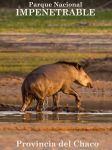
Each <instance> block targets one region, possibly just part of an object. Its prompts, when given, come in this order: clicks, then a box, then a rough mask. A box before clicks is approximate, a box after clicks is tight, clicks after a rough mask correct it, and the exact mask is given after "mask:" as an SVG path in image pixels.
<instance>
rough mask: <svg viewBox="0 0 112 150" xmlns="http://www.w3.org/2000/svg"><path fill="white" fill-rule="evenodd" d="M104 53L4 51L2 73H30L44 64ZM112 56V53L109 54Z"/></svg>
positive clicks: (96, 56) (0, 63) (1, 60)
mask: <svg viewBox="0 0 112 150" xmlns="http://www.w3.org/2000/svg"><path fill="white" fill-rule="evenodd" d="M106 56H107V54H104V53H92V54H91V53H78V52H77V53H73V52H71V53H69V52H66V53H64V52H52V53H51V52H50V51H49V52H34V53H30V52H29V53H28V52H2V53H0V73H16V72H18V73H28V72H30V71H31V70H33V69H34V68H36V67H38V66H39V65H42V64H47V63H53V62H56V61H59V60H66V61H77V62H79V61H80V60H82V59H85V58H86V59H87V58H102V57H106ZM109 56H110V57H112V54H110V55H109Z"/></svg>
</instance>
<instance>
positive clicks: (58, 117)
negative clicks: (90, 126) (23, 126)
mask: <svg viewBox="0 0 112 150" xmlns="http://www.w3.org/2000/svg"><path fill="white" fill-rule="evenodd" d="M32 116H33V117H32ZM71 117H72V115H69V116H68V115H67V116H66V113H65V114H59V113H56V112H55V113H52V114H49V113H47V112H46V113H43V112H39V113H36V114H35V115H34V114H33V115H32V114H31V113H25V114H23V115H22V119H23V121H24V122H25V121H26V122H27V121H45V120H51V121H53V120H54V121H64V120H65V118H66V120H69V121H77V122H78V121H81V118H80V117H81V114H80V113H77V114H74V115H73V117H72V118H71ZM32 118H33V120H32Z"/></svg>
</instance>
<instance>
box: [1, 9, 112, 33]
mask: <svg viewBox="0 0 112 150" xmlns="http://www.w3.org/2000/svg"><path fill="white" fill-rule="evenodd" d="M111 18H112V11H111V10H108V11H107V10H105V11H99V12H96V16H94V17H82V16H81V17H73V16H71V17H70V16H69V17H61V16H60V17H56V16H55V17H47V16H46V17H45V16H44V17H35V16H32V17H17V16H16V10H14V9H13V10H12V9H0V32H41V33H73V32H101V33H108V32H111V31H112V19H111Z"/></svg>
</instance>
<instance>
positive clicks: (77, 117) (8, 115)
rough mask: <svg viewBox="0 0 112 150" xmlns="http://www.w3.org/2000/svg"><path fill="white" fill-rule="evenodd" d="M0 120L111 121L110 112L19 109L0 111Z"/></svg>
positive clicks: (111, 115)
mask: <svg viewBox="0 0 112 150" xmlns="http://www.w3.org/2000/svg"><path fill="white" fill-rule="evenodd" d="M0 122H60V123H65V122H76V123H77V122H81V123H86V122H96V123H97V122H101V123H103V122H106V123H110V122H112V112H108V113H66V112H58V113H53V112H51V111H43V112H42V113H36V112H34V111H32V112H31V111H27V112H25V113H21V112H19V111H1V112H0Z"/></svg>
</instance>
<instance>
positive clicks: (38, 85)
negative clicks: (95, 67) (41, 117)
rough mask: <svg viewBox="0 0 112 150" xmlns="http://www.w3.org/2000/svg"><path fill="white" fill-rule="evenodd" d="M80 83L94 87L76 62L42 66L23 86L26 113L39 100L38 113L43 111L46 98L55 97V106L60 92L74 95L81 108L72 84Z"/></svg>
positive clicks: (78, 106)
mask: <svg viewBox="0 0 112 150" xmlns="http://www.w3.org/2000/svg"><path fill="white" fill-rule="evenodd" d="M73 82H75V83H78V84H80V85H82V86H85V87H90V88H91V87H92V80H91V79H90V77H89V76H88V75H87V73H86V72H85V71H84V69H83V68H82V66H81V65H79V64H78V63H74V62H57V63H54V64H47V65H43V66H40V67H39V68H37V69H35V70H33V71H32V72H31V73H30V74H29V75H28V76H27V77H26V78H25V80H24V82H23V84H22V97H23V106H22V109H21V111H22V112H24V111H25V110H26V109H27V107H28V106H29V105H30V103H31V102H32V100H33V99H36V100H37V107H36V109H37V111H41V110H42V107H43V102H44V100H45V98H46V97H49V96H53V99H54V105H57V102H56V99H57V96H58V94H57V93H58V92H60V91H62V92H63V93H65V94H68V95H73V96H75V98H76V107H77V109H79V108H80V99H79V96H78V94H77V92H76V91H75V90H74V89H73V87H72V83H73Z"/></svg>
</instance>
